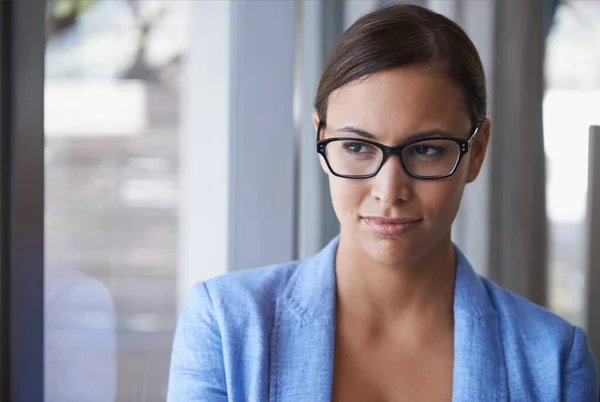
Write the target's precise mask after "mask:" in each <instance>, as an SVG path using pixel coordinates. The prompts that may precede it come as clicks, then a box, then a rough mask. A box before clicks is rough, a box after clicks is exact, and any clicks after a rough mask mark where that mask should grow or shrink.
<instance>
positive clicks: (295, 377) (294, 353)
mask: <svg viewBox="0 0 600 402" xmlns="http://www.w3.org/2000/svg"><path fill="white" fill-rule="evenodd" d="M338 242H339V236H337V237H336V238H334V239H333V240H332V241H331V242H330V243H329V244H328V245H327V246H326V247H325V248H323V250H321V252H319V253H318V254H317V255H315V256H314V257H312V258H311V259H309V260H306V261H305V262H303V263H301V264H300V265H299V266H298V268H297V269H296V271H295V272H294V274H293V275H292V277H291V278H290V280H289V282H288V285H287V287H286V290H285V291H284V293H283V295H282V296H281V297H280V298H279V299H278V300H277V306H276V313H275V319H274V327H273V337H272V342H271V369H270V372H271V374H270V394H271V399H270V400H271V402H273V401H287V400H304V399H305V398H306V400H313V401H321V400H322V401H329V400H331V385H332V384H331V382H332V378H333V353H334V340H335V292H336V283H335V268H334V267H335V253H336V250H337V245H338ZM455 253H456V259H457V272H456V282H455V293H454V381H453V398H452V400H453V401H454V402H458V401H473V400H485V401H490V402H493V401H504V400H507V399H508V389H507V379H506V368H505V362H504V353H503V349H502V343H501V340H500V328H499V323H498V315H497V312H496V309H495V307H494V305H493V303H492V301H491V299H490V296H489V294H488V291H487V287H486V286H485V284H484V282H483V280H482V279H481V278H480V277H479V276H478V275H477V274H476V273H475V271H474V270H473V268H472V267H471V264H470V263H469V261H468V260H467V258H466V257H465V256H464V255H463V253H462V252H461V251H460V250H459V248H458V247H456V246H455Z"/></svg>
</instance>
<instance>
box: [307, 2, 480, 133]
mask: <svg viewBox="0 0 600 402" xmlns="http://www.w3.org/2000/svg"><path fill="white" fill-rule="evenodd" d="M409 65H421V66H423V68H426V69H428V70H429V71H432V72H436V73H443V74H445V75H446V76H447V77H448V78H449V79H451V80H453V81H454V82H455V84H457V85H458V86H459V87H460V88H461V89H462V91H463V93H464V95H465V101H466V106H467V110H468V111H469V113H470V117H471V121H472V123H473V125H476V124H479V123H480V122H481V121H482V120H483V119H484V118H485V116H486V109H487V95H486V87H485V73H484V71H483V65H482V63H481V59H480V57H479V53H478V52H477V49H476V48H475V45H474V44H473V42H471V40H470V39H469V37H468V36H467V34H466V33H465V31H463V29H462V28H461V27H459V26H458V25H457V24H456V23H454V22H453V21H452V20H450V19H448V18H446V17H444V16H443V15H440V14H438V13H435V12H433V11H430V10H428V9H426V8H423V7H419V6H415V5H410V4H396V5H392V6H387V7H383V8H379V9H377V10H375V11H373V12H371V13H369V14H366V15H364V16H363V17H361V18H359V19H358V20H357V21H356V22H355V23H354V24H353V25H352V26H351V27H350V28H348V30H346V32H344V34H343V35H342V36H341V38H340V39H339V40H338V41H337V43H336V44H335V46H334V48H333V50H332V52H331V55H330V56H329V59H328V60H327V63H326V65H325V68H324V70H323V73H322V75H321V81H320V82H319V88H318V90H317V95H316V97H315V109H316V110H317V113H318V115H319V118H320V119H321V121H325V116H326V115H327V102H328V99H329V95H330V94H331V93H332V92H333V91H335V90H336V89H338V88H340V87H342V86H343V85H345V84H347V83H349V82H352V81H354V80H357V79H359V78H367V77H369V76H370V75H372V74H374V73H376V72H378V71H382V70H387V69H392V68H397V67H406V66H409Z"/></svg>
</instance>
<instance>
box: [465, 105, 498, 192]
mask: <svg viewBox="0 0 600 402" xmlns="http://www.w3.org/2000/svg"><path fill="white" fill-rule="evenodd" d="M491 126H492V122H491V121H490V119H489V118H487V117H486V118H485V120H483V121H482V122H481V124H480V125H479V130H478V131H477V136H476V137H475V141H473V148H472V149H471V151H469V152H471V160H470V163H469V171H468V173H467V183H471V182H473V181H475V179H476V178H477V176H479V172H480V171H481V167H482V166H483V162H484V160H485V155H486V151H487V147H488V144H489V142H490V134H491Z"/></svg>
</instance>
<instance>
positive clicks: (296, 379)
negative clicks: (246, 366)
mask: <svg viewBox="0 0 600 402" xmlns="http://www.w3.org/2000/svg"><path fill="white" fill-rule="evenodd" d="M336 249H337V238H335V239H334V240H332V241H331V242H330V243H329V245H328V246H326V247H325V248H324V249H323V250H322V251H321V252H320V253H319V254H317V255H316V256H315V257H313V258H312V259H310V260H307V261H306V262H304V263H302V264H301V265H300V266H299V267H298V268H297V269H296V271H295V272H294V274H293V275H292V277H291V278H290V280H289V283H288V285H287V288H286V290H285V292H284V293H283V295H282V296H281V297H280V298H279V299H278V300H277V305H276V308H275V317H274V324H273V330H272V334H271V350H270V368H269V371H270V379H269V395H270V397H269V400H270V401H271V402H275V401H311V402H312V401H330V400H331V386H332V378H333V354H334V340H335V269H334V259H335V251H336Z"/></svg>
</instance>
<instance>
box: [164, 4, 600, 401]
mask: <svg viewBox="0 0 600 402" xmlns="http://www.w3.org/2000/svg"><path fill="white" fill-rule="evenodd" d="M315 106H316V112H315V114H314V125H315V129H316V133H317V151H318V153H319V154H320V161H321V165H322V167H323V170H324V171H325V173H326V174H327V175H328V176H329V184H330V188H331V197H332V202H333V206H334V209H335V212H336V215H337V217H338V219H339V221H340V228H341V229H340V235H339V236H338V237H337V238H335V239H334V240H332V241H331V243H330V244H329V245H328V246H326V247H325V248H324V249H323V250H322V251H321V252H320V253H319V254H318V255H316V256H315V257H313V258H312V259H309V260H307V261H303V262H289V263H286V264H280V265H277V266H272V267H266V268H262V269H258V270H250V271H246V272H239V273H234V274H229V275H226V276H223V277H220V278H216V279H213V280H210V281H207V282H204V283H201V284H199V285H198V286H197V287H196V288H195V290H194V293H193V295H192V296H191V299H190V300H189V302H188V303H187V305H186V307H185V309H184V311H183V313H182V315H181V318H180V322H179V326H178V329H177V333H176V336H175V342H174V350H173V357H172V366H171V376H170V389H169V400H170V401H173V402H174V401H204V400H207V401H208V400H210V401H266V400H270V401H329V400H333V401H344V402H348V401H450V400H453V401H506V400H512V401H558V400H561V401H597V398H598V391H597V369H596V366H595V362H594V359H593V357H592V354H591V352H590V349H589V347H588V344H587V340H586V336H585V334H584V332H583V331H582V330H581V329H580V328H577V327H573V326H572V325H570V324H568V323H567V322H565V321H564V320H562V319H560V318H558V317H557V316H555V315H553V314H552V313H550V312H549V311H547V310H545V309H543V308H541V307H539V306H536V305H534V304H532V303H530V302H528V301H526V300H525V299H522V298H520V297H518V296H516V295H514V294H512V293H510V292H508V291H506V290H504V289H501V288H500V287H498V286H497V285H495V284H494V283H492V282H490V281H489V280H486V279H484V278H481V277H479V276H477V275H476V274H475V272H474V270H473V268H472V267H471V266H470V264H469V262H468V261H467V259H466V257H465V256H464V255H463V254H462V253H461V252H460V251H459V250H458V249H457V248H456V247H455V246H454V245H453V243H452V240H451V237H450V233H451V230H450V229H451V225H452V222H453V220H454V218H455V216H456V213H457V211H458V208H459V204H460V200H461V197H462V193H463V190H464V187H465V185H466V184H468V183H470V182H472V181H473V180H475V179H476V177H477V175H478V174H479V171H480V169H481V166H482V163H483V161H484V157H485V153H486V148H487V145H488V141H489V138H490V121H489V119H487V118H486V88H485V77H484V72H483V68H482V64H481V61H480V58H479V55H478V53H477V51H476V49H475V47H474V46H473V44H472V42H471V41H470V40H469V39H468V37H467V36H466V34H465V33H464V31H463V30H462V29H461V28H459V27H458V26H457V25H456V24H454V23H453V22H452V21H450V20H448V19H447V18H445V17H443V16H441V15H438V14H436V13H433V12H431V11H428V10H426V9H423V8H419V7H416V6H410V5H394V6H390V7H387V8H384V9H379V10H376V11H374V12H372V13H371V14H368V15H366V16H364V17H362V18H361V19H359V20H358V21H357V22H356V23H355V24H354V25H353V26H352V27H350V28H349V29H348V31H346V32H345V33H344V35H343V36H342V37H341V38H340V40H339V41H338V43H337V44H336V46H335V48H334V50H333V52H332V55H331V57H330V58H329V60H328V62H327V65H326V67H325V69H324V71H323V75H322V77H321V82H320V84H319V88H318V92H317V96H316V101H315Z"/></svg>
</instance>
